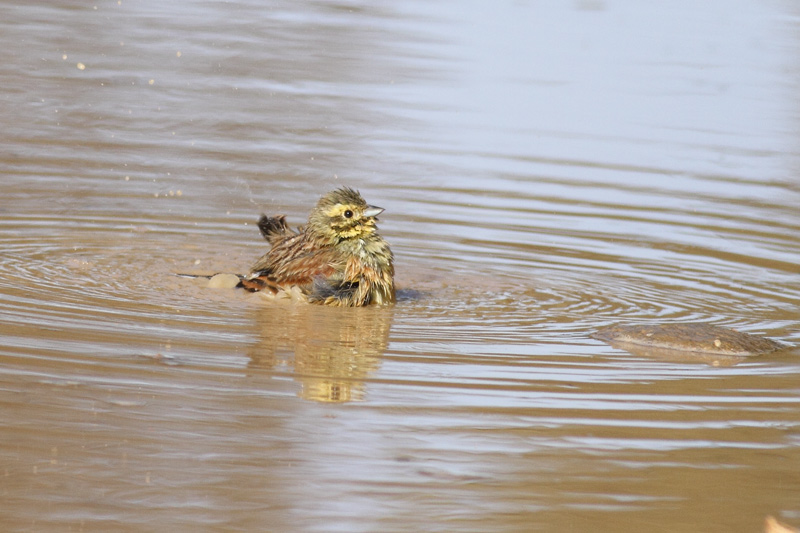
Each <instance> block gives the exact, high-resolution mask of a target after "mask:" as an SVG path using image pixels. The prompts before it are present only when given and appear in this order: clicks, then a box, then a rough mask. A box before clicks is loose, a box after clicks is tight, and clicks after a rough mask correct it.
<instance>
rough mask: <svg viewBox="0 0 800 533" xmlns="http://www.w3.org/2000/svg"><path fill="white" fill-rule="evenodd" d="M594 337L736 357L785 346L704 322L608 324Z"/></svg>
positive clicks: (630, 344)
mask: <svg viewBox="0 0 800 533" xmlns="http://www.w3.org/2000/svg"><path fill="white" fill-rule="evenodd" d="M591 337H592V338H594V339H598V340H601V341H603V342H607V343H609V344H611V345H612V346H614V347H616V348H622V349H624V350H629V351H631V350H630V349H629V348H633V349H635V348H636V347H644V348H654V349H658V350H672V351H677V352H697V353H701V354H709V355H727V356H735V357H751V356H754V355H762V354H765V353H769V352H774V351H776V350H780V349H781V348H785V347H786V346H785V345H784V344H781V343H779V342H775V341H773V340H771V339H767V338H766V337H760V336H758V335H751V334H749V333H742V332H740V331H735V330H732V329H730V328H726V327H722V326H712V325H710V324H701V323H686V324H659V325H627V326H609V327H607V328H603V329H601V330H599V331H597V332H595V333H593V334H592V335H591ZM626 345H628V347H626Z"/></svg>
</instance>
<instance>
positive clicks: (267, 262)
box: [243, 233, 344, 291]
mask: <svg viewBox="0 0 800 533" xmlns="http://www.w3.org/2000/svg"><path fill="white" fill-rule="evenodd" d="M340 263H342V262H341V261H340V260H338V259H337V254H336V252H335V249H334V248H332V247H327V246H320V245H319V244H318V243H316V242H314V241H313V240H312V239H310V238H309V236H308V234H307V233H300V234H295V235H291V236H289V237H287V238H285V239H282V240H276V241H275V242H273V246H272V249H271V250H270V251H269V252H268V253H267V254H266V255H264V256H263V257H262V258H261V259H259V260H258V261H257V262H256V264H255V265H253V268H252V270H251V272H252V274H251V276H250V278H249V279H250V280H261V281H259V282H256V283H263V285H264V287H263V288H268V289H270V290H273V291H275V290H277V289H276V287H277V288H285V287H289V286H294V285H297V286H311V285H312V284H313V282H314V280H315V279H317V278H319V277H323V278H327V277H328V276H331V275H332V274H333V273H334V272H336V271H337V270H341V269H343V268H344V265H343V264H340ZM243 286H245V288H248V289H250V290H261V289H260V288H257V287H252V288H251V287H248V286H247V285H244V284H243Z"/></svg>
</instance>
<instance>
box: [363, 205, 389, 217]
mask: <svg viewBox="0 0 800 533" xmlns="http://www.w3.org/2000/svg"><path fill="white" fill-rule="evenodd" d="M383 211H384V209H383V208H382V207H375V206H374V205H370V206H368V207H367V208H366V209H365V210H364V216H365V217H376V216H378V215H380V214H381V213H383Z"/></svg>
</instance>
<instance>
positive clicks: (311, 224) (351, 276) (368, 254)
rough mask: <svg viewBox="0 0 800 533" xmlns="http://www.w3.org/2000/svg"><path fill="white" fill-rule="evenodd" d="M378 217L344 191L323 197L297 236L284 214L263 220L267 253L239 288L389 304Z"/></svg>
mask: <svg viewBox="0 0 800 533" xmlns="http://www.w3.org/2000/svg"><path fill="white" fill-rule="evenodd" d="M382 212H383V209H382V208H380V207H375V206H371V205H369V204H367V202H365V201H364V199H363V198H362V197H361V195H360V194H359V193H358V192H357V191H355V190H353V189H350V188H346V187H345V188H341V189H337V190H335V191H331V192H329V193H328V194H326V195H325V196H323V197H322V198H321V199H320V200H319V202H318V203H317V205H316V207H315V208H314V209H313V210H312V211H311V214H310V215H309V217H308V223H307V224H306V225H305V226H301V227H299V228H298V229H297V231H293V230H291V229H289V227H288V226H287V225H286V217H285V216H284V215H278V216H275V217H268V216H266V215H262V216H261V219H260V220H259V221H258V228H259V229H260V230H261V234H262V235H263V236H264V238H265V239H266V240H267V241H268V242H269V243H270V245H271V248H270V250H269V252H267V253H266V254H265V255H264V256H263V257H261V259H259V260H258V261H257V262H256V264H255V265H253V268H252V269H251V272H250V275H249V276H245V277H242V279H241V281H240V282H239V286H240V287H243V288H245V289H247V290H249V291H253V292H256V291H271V292H272V293H278V292H280V291H286V290H291V289H292V288H294V287H297V288H299V289H300V291H301V292H302V293H303V294H304V295H305V296H306V297H307V298H308V301H309V302H311V303H317V304H323V305H333V306H342V307H360V306H364V305H370V304H378V305H381V304H388V303H393V302H394V301H395V290H394V264H393V257H392V251H391V250H390V249H389V245H388V244H387V242H386V241H385V240H384V239H383V237H381V236H380V235H378V232H377V227H376V225H375V223H376V221H377V218H376V217H377V216H378V215H380V214H381V213H382Z"/></svg>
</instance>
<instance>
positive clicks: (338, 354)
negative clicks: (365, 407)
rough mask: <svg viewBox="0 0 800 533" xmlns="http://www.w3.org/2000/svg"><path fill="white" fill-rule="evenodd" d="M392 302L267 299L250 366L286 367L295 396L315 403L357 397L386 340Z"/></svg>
mask: <svg viewBox="0 0 800 533" xmlns="http://www.w3.org/2000/svg"><path fill="white" fill-rule="evenodd" d="M392 316H393V308H392V307H391V306H369V307H354V308H347V307H345V308H343V307H327V306H320V305H309V304H304V303H289V302H270V303H268V304H267V305H265V306H264V308H263V309H260V310H259V311H258V318H257V320H258V325H259V332H260V338H259V341H258V343H257V344H256V345H254V346H253V348H252V350H251V353H250V365H251V367H253V368H259V369H268V370H271V371H278V370H281V369H283V370H286V371H287V372H289V373H290V374H291V375H292V376H293V377H294V379H295V380H296V381H297V382H299V383H300V385H301V388H300V393H299V394H300V396H302V397H303V398H305V399H307V400H314V401H319V402H349V401H357V400H361V399H363V397H364V394H365V389H366V385H365V380H366V379H367V378H369V376H370V375H371V374H372V373H374V372H375V371H376V370H377V368H378V367H379V365H380V358H381V356H382V355H383V353H384V351H385V350H386V346H387V345H388V342H389V330H390V329H391V325H392Z"/></svg>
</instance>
